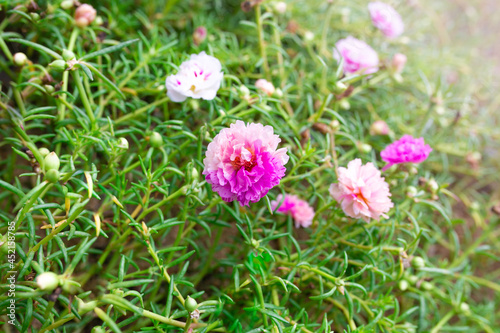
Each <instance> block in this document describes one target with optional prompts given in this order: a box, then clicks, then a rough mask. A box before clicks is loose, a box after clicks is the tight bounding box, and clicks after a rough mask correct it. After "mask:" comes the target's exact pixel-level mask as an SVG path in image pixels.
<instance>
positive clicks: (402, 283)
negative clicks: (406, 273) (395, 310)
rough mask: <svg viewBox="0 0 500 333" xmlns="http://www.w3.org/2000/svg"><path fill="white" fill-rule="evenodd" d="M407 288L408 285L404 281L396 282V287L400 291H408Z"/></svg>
mask: <svg viewBox="0 0 500 333" xmlns="http://www.w3.org/2000/svg"><path fill="white" fill-rule="evenodd" d="M409 286H410V284H409V283H408V281H406V280H400V281H399V282H398V287H399V289H400V290H401V291H405V290H406V289H408V287H409Z"/></svg>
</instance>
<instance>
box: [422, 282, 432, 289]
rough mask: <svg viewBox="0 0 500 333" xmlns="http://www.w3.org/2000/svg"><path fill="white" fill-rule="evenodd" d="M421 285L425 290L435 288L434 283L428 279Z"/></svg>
mask: <svg viewBox="0 0 500 333" xmlns="http://www.w3.org/2000/svg"><path fill="white" fill-rule="evenodd" d="M420 287H422V289H424V290H432V289H433V288H434V286H433V285H432V283H430V282H427V281H424V282H422V284H421V285H420Z"/></svg>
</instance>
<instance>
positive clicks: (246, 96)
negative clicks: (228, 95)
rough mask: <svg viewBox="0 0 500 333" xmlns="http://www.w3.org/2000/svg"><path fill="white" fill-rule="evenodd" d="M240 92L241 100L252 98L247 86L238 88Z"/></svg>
mask: <svg viewBox="0 0 500 333" xmlns="http://www.w3.org/2000/svg"><path fill="white" fill-rule="evenodd" d="M238 91H239V94H238V95H239V96H240V98H241V99H249V98H250V89H248V88H247V86H245V85H243V84H242V85H241V86H240V87H239V88H238Z"/></svg>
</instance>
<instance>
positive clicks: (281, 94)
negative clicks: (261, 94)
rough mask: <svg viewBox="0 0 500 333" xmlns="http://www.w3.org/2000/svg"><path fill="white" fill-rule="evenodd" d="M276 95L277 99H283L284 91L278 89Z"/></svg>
mask: <svg viewBox="0 0 500 333" xmlns="http://www.w3.org/2000/svg"><path fill="white" fill-rule="evenodd" d="M274 95H275V96H276V97H283V91H282V90H281V89H280V88H278V89H276V91H275V92H274Z"/></svg>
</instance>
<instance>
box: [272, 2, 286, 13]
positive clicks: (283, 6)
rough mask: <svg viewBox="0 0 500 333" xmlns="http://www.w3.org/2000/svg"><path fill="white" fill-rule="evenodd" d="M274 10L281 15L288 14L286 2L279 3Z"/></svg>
mask: <svg viewBox="0 0 500 333" xmlns="http://www.w3.org/2000/svg"><path fill="white" fill-rule="evenodd" d="M274 10H275V11H276V12H278V13H280V14H284V13H285V12H286V2H284V1H279V2H276V3H275V4H274Z"/></svg>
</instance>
